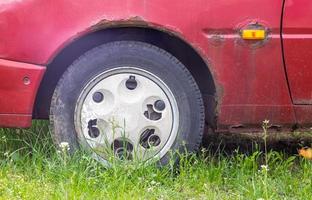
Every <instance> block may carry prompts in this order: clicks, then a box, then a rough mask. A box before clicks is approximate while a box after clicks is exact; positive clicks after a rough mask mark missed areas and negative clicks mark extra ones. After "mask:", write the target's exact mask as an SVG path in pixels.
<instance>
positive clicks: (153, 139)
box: [148, 135, 160, 147]
mask: <svg viewBox="0 0 312 200" xmlns="http://www.w3.org/2000/svg"><path fill="white" fill-rule="evenodd" d="M148 144H149V146H152V147H157V146H158V145H159V144H160V137H159V136H158V135H151V136H150V137H149V138H148Z"/></svg>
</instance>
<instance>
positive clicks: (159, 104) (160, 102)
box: [154, 100, 166, 111]
mask: <svg viewBox="0 0 312 200" xmlns="http://www.w3.org/2000/svg"><path fill="white" fill-rule="evenodd" d="M154 107H155V109H156V110H159V111H163V110H164V109H165V108H166V104H165V102H164V101H163V100H157V101H155V103H154Z"/></svg>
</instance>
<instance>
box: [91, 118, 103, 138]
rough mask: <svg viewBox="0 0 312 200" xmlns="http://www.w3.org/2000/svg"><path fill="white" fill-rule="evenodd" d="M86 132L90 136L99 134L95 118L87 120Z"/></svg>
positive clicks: (93, 136) (95, 136)
mask: <svg viewBox="0 0 312 200" xmlns="http://www.w3.org/2000/svg"><path fill="white" fill-rule="evenodd" d="M88 134H89V136H90V137H91V138H97V137H99V135H100V130H99V129H98V128H97V119H91V120H89V122H88Z"/></svg>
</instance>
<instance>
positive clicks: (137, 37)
mask: <svg viewBox="0 0 312 200" xmlns="http://www.w3.org/2000/svg"><path fill="white" fill-rule="evenodd" d="M126 40H129V41H130V40H131V41H140V42H146V43H149V44H152V45H155V46H157V47H159V48H162V49H164V50H166V51H167V52H169V53H171V54H172V55H173V56H175V57H176V58H177V59H178V60H180V61H181V62H182V63H183V64H184V65H185V66H186V67H187V68H188V70H189V71H190V72H191V74H192V75H193V77H194V79H195V81H196V82H197V84H198V86H199V88H200V91H201V93H202V95H203V98H204V102H205V108H206V122H207V123H208V124H209V125H210V126H212V127H215V125H216V122H215V121H216V120H215V119H216V112H215V107H216V101H215V99H216V98H215V96H216V85H215V81H214V79H213V75H212V73H211V71H210V70H209V65H208V63H207V62H206V61H205V60H204V59H203V58H202V56H201V55H200V54H199V53H198V52H197V50H196V49H195V48H193V47H192V46H191V45H190V44H188V43H187V42H186V41H184V40H183V39H181V38H180V37H179V36H177V35H175V34H174V33H171V32H165V31H164V30H158V29H154V28H151V27H106V28H105V29H99V30H97V31H94V32H91V33H88V34H85V35H83V36H81V37H78V38H77V39H75V40H74V41H72V42H71V43H69V44H68V45H67V46H65V47H64V48H63V49H62V50H60V51H59V52H58V53H57V55H56V56H55V57H54V58H53V59H51V61H50V62H49V64H48V65H47V71H46V73H45V76H44V78H43V80H42V83H41V85H40V88H39V91H38V94H37V97H36V102H35V107H34V111H33V116H34V118H38V119H47V118H48V117H49V108H50V102H51V97H52V94H53V91H54V88H55V87H56V84H57V82H58V80H59V79H60V77H61V76H62V74H63V73H64V72H65V70H66V69H67V67H68V66H69V65H70V64H71V63H72V62H73V61H74V60H75V59H77V58H78V57H79V56H81V55H82V54H83V53H84V52H86V51H88V50H90V49H92V48H94V47H96V46H98V45H100V44H105V43H109V42H113V41H126Z"/></svg>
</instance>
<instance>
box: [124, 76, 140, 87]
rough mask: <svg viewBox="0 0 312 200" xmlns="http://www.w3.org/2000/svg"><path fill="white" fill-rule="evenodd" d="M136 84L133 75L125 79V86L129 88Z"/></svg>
mask: <svg viewBox="0 0 312 200" xmlns="http://www.w3.org/2000/svg"><path fill="white" fill-rule="evenodd" d="M137 86H138V82H137V81H136V80H135V76H129V79H128V80H127V81H126V87H127V88H128V89H129V90H134V89H135V88H136V87H137Z"/></svg>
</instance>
